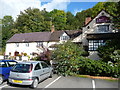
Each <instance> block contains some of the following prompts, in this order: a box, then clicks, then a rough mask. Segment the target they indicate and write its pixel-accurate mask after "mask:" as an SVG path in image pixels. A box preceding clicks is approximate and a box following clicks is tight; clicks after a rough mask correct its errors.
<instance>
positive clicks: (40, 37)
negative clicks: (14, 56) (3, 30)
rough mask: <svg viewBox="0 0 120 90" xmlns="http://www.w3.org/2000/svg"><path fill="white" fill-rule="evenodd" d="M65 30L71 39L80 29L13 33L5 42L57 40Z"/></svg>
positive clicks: (79, 32)
mask: <svg viewBox="0 0 120 90" xmlns="http://www.w3.org/2000/svg"><path fill="white" fill-rule="evenodd" d="M64 32H66V33H67V34H68V35H69V36H70V38H71V39H73V38H75V37H77V36H79V35H80V34H81V33H82V32H81V30H65V31H64V30H61V31H54V32H53V33H51V32H33V33H21V34H15V35H13V36H12V37H11V38H10V39H9V40H8V41H7V43H10V42H12V43H14V42H37V41H59V40H60V36H61V35H62V34H63V33H64Z"/></svg>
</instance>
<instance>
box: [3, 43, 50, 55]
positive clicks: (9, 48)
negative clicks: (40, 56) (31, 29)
mask: <svg viewBox="0 0 120 90" xmlns="http://www.w3.org/2000/svg"><path fill="white" fill-rule="evenodd" d="M43 45H44V46H45V47H47V45H48V43H47V42H43ZM36 46H37V43H36V42H31V43H29V47H27V46H26V43H19V47H17V46H16V44H15V43H7V45H6V52H5V54H6V55H9V53H11V56H14V52H15V51H18V52H19V53H20V54H21V53H27V55H31V53H32V52H38V53H39V52H42V51H43V50H42V48H41V49H40V48H38V47H36Z"/></svg>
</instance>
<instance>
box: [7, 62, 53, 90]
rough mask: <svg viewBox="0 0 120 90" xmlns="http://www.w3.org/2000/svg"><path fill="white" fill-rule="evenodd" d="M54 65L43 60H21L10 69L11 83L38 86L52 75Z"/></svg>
mask: <svg viewBox="0 0 120 90" xmlns="http://www.w3.org/2000/svg"><path fill="white" fill-rule="evenodd" d="M52 70H53V69H52V67H50V66H49V65H48V64H46V63H45V62H43V61H29V62H19V63H17V64H16V65H15V66H14V67H13V68H12V69H11V71H10V76H9V79H8V80H9V83H10V84H19V85H30V86H31V87H32V88H37V86H38V83H39V82H40V81H41V80H44V79H45V78H48V77H52Z"/></svg>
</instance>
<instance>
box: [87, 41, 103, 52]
mask: <svg viewBox="0 0 120 90" xmlns="http://www.w3.org/2000/svg"><path fill="white" fill-rule="evenodd" d="M104 44H105V42H104V41H103V40H89V51H96V50H97V48H98V47H99V46H101V45H104Z"/></svg>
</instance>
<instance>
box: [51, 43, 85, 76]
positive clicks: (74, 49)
mask: <svg viewBox="0 0 120 90" xmlns="http://www.w3.org/2000/svg"><path fill="white" fill-rule="evenodd" d="M83 52H84V50H83V48H82V47H79V46H78V45H76V44H74V43H72V42H70V41H68V42H66V43H64V44H62V45H58V47H57V49H56V50H55V51H53V55H52V59H54V60H56V61H57V62H58V65H57V66H58V67H57V70H58V74H62V75H70V74H72V73H78V65H79V61H80V60H82V59H83V58H84V57H83V56H82V54H83Z"/></svg>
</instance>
